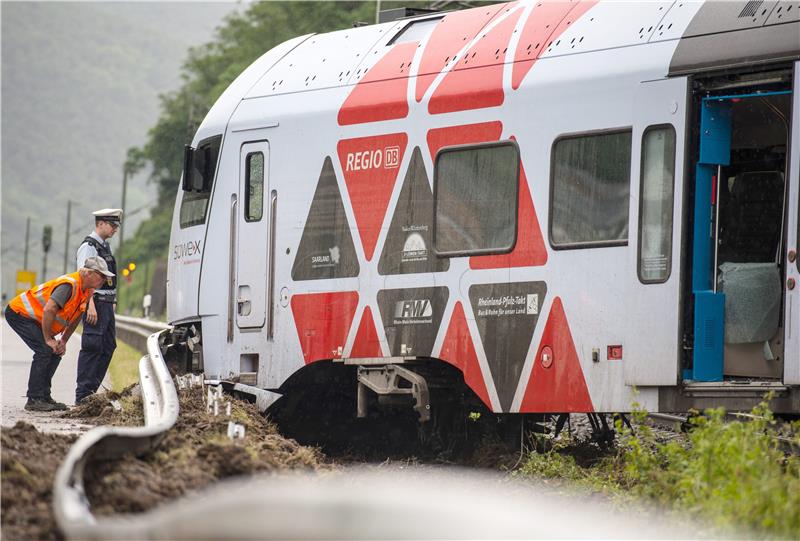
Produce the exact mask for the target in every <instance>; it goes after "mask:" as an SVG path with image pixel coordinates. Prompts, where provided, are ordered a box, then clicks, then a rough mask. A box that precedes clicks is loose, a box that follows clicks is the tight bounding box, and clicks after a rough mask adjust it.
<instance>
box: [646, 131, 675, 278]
mask: <svg viewBox="0 0 800 541" xmlns="http://www.w3.org/2000/svg"><path fill="white" fill-rule="evenodd" d="M641 179H642V180H641V184H642V185H641V191H642V193H641V197H640V198H639V205H640V206H639V265H638V269H639V280H640V281H641V282H642V283H645V284H647V283H660V282H666V281H667V279H669V275H670V270H671V269H672V208H673V197H672V196H673V188H674V186H673V185H674V181H675V128H673V127H672V126H671V125H666V126H651V127H649V128H647V129H646V130H645V132H644V135H643V136H642V169H641Z"/></svg>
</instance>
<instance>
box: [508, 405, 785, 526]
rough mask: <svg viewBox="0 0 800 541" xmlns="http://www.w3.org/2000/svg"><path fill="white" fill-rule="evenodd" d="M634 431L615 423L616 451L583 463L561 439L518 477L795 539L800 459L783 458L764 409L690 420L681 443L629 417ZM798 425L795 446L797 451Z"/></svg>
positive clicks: (639, 417) (641, 418)
mask: <svg viewBox="0 0 800 541" xmlns="http://www.w3.org/2000/svg"><path fill="white" fill-rule="evenodd" d="M634 418H635V423H634V426H635V427H636V433H635V434H634V433H631V431H629V430H627V429H624V428H622V427H621V426H619V425H618V426H617V429H618V430H619V431H620V433H621V435H620V440H619V445H618V447H617V448H616V450H615V452H613V453H610V454H606V455H605V456H598V453H597V452H596V451H595V456H596V457H598V458H596V459H595V460H594V461H590V462H587V461H585V460H584V461H581V460H580V459H579V458H578V459H576V455H578V456H580V455H585V453H582V452H581V451H580V448H581V447H582V446H583V447H585V446H586V445H587V444H585V443H584V444H581V443H578V442H573V441H571V440H570V438H569V436H565V437H560V438H559V439H558V440H557V441H556V442H555V444H554V445H553V448H552V450H551V451H549V452H547V453H544V454H536V453H532V454H531V455H530V456H529V457H528V460H527V461H526V462H525V463H524V464H523V465H522V466H521V468H520V469H519V470H518V474H520V475H530V476H534V477H539V478H545V479H557V480H564V481H569V482H570V484H576V485H577V486H578V487H580V488H582V489H585V490H589V491H592V492H601V493H604V494H607V495H609V496H610V497H611V498H612V499H614V500H617V501H622V502H627V503H630V502H631V501H632V499H633V498H642V499H644V501H645V502H648V501H649V502H652V503H656V504H659V505H660V506H663V507H666V508H668V509H671V510H672V511H674V512H675V513H676V515H678V516H685V517H687V518H694V519H697V520H701V521H703V522H706V523H709V524H711V525H712V526H713V527H715V528H719V529H720V530H721V531H729V532H732V531H734V530H738V531H741V530H742V529H744V530H747V531H753V532H758V533H760V534H762V535H769V536H780V537H791V538H797V537H800V514H798V513H797V509H798V506H800V457H798V456H795V455H788V456H787V454H786V453H785V449H782V448H781V444H780V443H779V441H778V440H777V438H776V437H775V436H776V435H777V431H778V424H777V422H776V420H775V418H774V416H773V414H772V413H771V412H770V411H769V409H768V408H767V406H766V404H765V403H764V404H761V405H759V406H758V407H756V408H755V409H754V410H753V412H752V420H749V421H746V422H725V420H724V412H723V411H722V410H721V409H714V410H708V411H706V412H705V415H702V416H697V417H694V418H693V419H692V430H691V431H690V432H689V434H688V436H687V437H686V439H672V440H670V441H667V442H659V441H658V439H657V437H656V435H655V433H654V431H653V429H652V428H650V427H649V426H648V425H647V423H646V414H645V413H644V412H636V413H635V414H634ZM798 429H800V425H795V426H794V430H793V433H794V434H795V436H793V440H792V441H793V445H794V448H795V450H796V451H797V450H798V449H800V438H798V437H797V436H796V434H798Z"/></svg>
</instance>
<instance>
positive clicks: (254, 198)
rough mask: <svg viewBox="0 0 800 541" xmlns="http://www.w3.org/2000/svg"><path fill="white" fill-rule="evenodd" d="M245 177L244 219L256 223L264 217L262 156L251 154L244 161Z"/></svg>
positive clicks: (260, 154)
mask: <svg viewBox="0 0 800 541" xmlns="http://www.w3.org/2000/svg"><path fill="white" fill-rule="evenodd" d="M245 163H246V167H247V177H246V186H245V194H244V197H245V205H244V207H245V208H244V212H245V214H244V219H245V220H246V221H248V222H257V221H259V220H260V219H261V217H262V216H263V215H264V154H262V153H261V152H251V153H250V154H248V155H247V158H246V160H245Z"/></svg>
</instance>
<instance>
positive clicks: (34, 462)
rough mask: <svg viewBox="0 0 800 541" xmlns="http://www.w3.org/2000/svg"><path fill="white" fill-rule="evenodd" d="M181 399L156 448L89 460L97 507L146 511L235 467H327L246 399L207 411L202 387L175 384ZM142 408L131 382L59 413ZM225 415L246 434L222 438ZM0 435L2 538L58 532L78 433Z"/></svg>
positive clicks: (121, 416) (84, 415)
mask: <svg viewBox="0 0 800 541" xmlns="http://www.w3.org/2000/svg"><path fill="white" fill-rule="evenodd" d="M112 400H114V401H117V403H118V404H120V405H121V406H122V409H121V410H118V409H116V408H115V407H114V406H113V405H112V404H111V401H112ZM180 402H181V413H180V416H179V419H178V422H177V423H176V425H175V427H174V428H173V429H172V430H170V431H169V432H168V433H167V435H166V436H165V438H164V440H163V441H162V442H161V444H160V445H159V447H158V449H157V450H156V451H155V452H154V453H152V454H150V455H148V456H144V457H135V456H126V457H124V458H123V459H122V460H119V461H109V462H93V463H91V464H90V465H89V467H88V468H87V471H86V473H85V485H86V491H87V496H88V498H89V501H90V503H91V506H92V511H93V512H94V513H95V514H96V515H107V514H116V513H136V512H142V511H146V510H148V509H151V508H153V507H155V506H157V505H158V504H160V503H162V502H165V501H168V500H171V499H174V498H178V497H180V496H183V495H184V494H187V493H189V492H192V491H195V490H198V489H201V488H203V487H205V486H208V485H210V484H212V483H215V482H216V481H218V480H220V479H223V478H228V477H233V476H237V475H249V474H252V473H256V472H278V471H281V472H285V471H287V470H306V471H308V470H312V471H315V470H319V469H327V468H329V467H330V466H326V465H325V464H324V457H323V456H322V454H321V453H320V452H319V451H318V450H317V449H314V448H310V447H304V446H301V445H299V444H298V443H297V442H295V441H294V440H290V439H286V438H284V437H282V436H281V435H280V434H278V432H277V430H276V428H275V426H274V425H273V424H272V423H270V422H269V421H268V420H267V419H266V418H265V417H264V416H263V415H261V414H260V413H259V412H258V411H257V410H256V408H255V407H254V406H253V405H251V404H249V403H247V402H243V401H239V400H234V399H231V404H232V411H231V417H230V418H229V417H227V416H226V415H219V416H214V415H213V414H210V413H207V412H206V405H205V401H204V394H203V390H202V389H201V388H194V389H189V390H186V391H181V393H180ZM141 411H142V404H141V397H140V396H138V394H137V392H136V388H135V387H134V388H131V389H126V390H125V391H124V392H123V393H120V394H119V395H116V394H113V393H108V394H105V395H98V396H95V397H92V398H91V399H90V400H89V401H87V402H86V403H84V404H81V405H80V406H77V407H75V408H73V409H72V410H70V411H69V412H67V413H66V414H64V415H65V416H67V417H70V418H73V419H81V420H83V421H84V422H89V423H93V424H109V425H116V426H123V425H124V426H132V425H141V424H142V423H143V419H142V413H141ZM229 420H232V421H234V422H236V423H239V424H241V425H243V426H244V427H245V437H244V439H238V440H231V439H229V438H228V436H227V430H228V421H229ZM0 435H2V539H6V540H34V539H35V540H39V539H44V540H60V539H62V536H61V535H60V533H59V532H58V531H57V527H56V523H55V519H54V517H53V511H52V488H53V479H54V476H55V473H56V470H57V469H58V466H59V465H60V464H61V462H62V461H63V459H64V457H65V456H66V454H67V452H68V450H69V448H70V446H71V445H72V444H73V443H74V442H75V440H76V439H77V438H76V436H65V435H61V434H44V433H41V432H39V431H37V430H36V429H35V428H34V427H33V426H31V425H28V424H25V423H18V424H17V425H16V426H14V427H13V428H6V427H3V428H2V430H1V431H0Z"/></svg>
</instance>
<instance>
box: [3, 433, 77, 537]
mask: <svg viewBox="0 0 800 541" xmlns="http://www.w3.org/2000/svg"><path fill="white" fill-rule="evenodd" d="M75 440H76V437H75V436H72V435H70V436H66V435H63V434H44V433H41V432H39V431H38V430H36V428H34V427H33V426H31V425H29V424H27V423H23V422H19V423H17V424H16V425H15V426H13V427H11V428H7V427H3V428H2V429H0V441H1V443H2V460H0V462H2V494H3V497H2V530H3V532H2V534H3V538H4V539H9V540H10V539H48V540H49V539H62V537H61V535H60V534H59V533H58V532H57V529H56V524H55V519H54V518H53V512H52V501H53V478H54V477H55V474H56V470H57V469H58V466H59V464H61V461H62V460H63V459H64V457H65V456H66V454H67V451H69V448H70V446H71V445H72V444H73V443H74V442H75Z"/></svg>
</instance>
